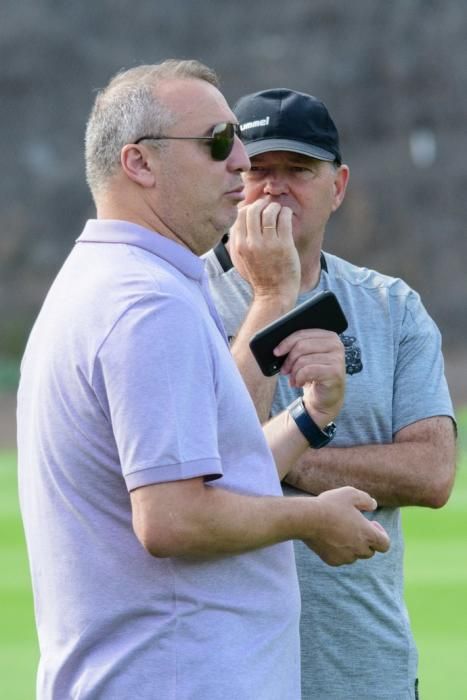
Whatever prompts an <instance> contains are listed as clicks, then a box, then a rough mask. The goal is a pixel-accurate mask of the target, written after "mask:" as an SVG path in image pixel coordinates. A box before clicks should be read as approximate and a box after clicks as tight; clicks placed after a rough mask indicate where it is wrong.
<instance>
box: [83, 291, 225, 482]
mask: <svg viewBox="0 0 467 700" xmlns="http://www.w3.org/2000/svg"><path fill="white" fill-rule="evenodd" d="M94 384H95V388H96V391H98V392H100V399H101V403H102V405H103V407H104V410H105V412H106V413H107V414H108V418H109V420H110V421H111V424H112V432H113V434H114V437H115V441H116V446H117V450H118V454H119V458H120V462H121V467H122V473H123V476H124V478H125V481H126V485H127V488H128V490H131V489H134V488H137V487H139V486H144V485H148V484H151V483H162V482H167V481H176V480H180V479H189V478H194V477H198V476H203V477H205V478H208V479H211V478H217V477H219V476H221V475H222V469H221V462H220V457H219V451H218V443H217V401H216V393H215V373H214V361H213V350H212V344H211V343H210V341H209V329H208V328H207V327H206V320H205V318H204V317H203V314H202V313H201V312H200V311H199V310H198V309H197V308H196V305H190V304H189V303H188V302H187V301H186V300H181V299H178V298H175V297H173V296H170V295H165V294H159V295H154V296H145V297H144V298H142V299H140V300H138V301H137V302H136V303H135V304H134V305H133V306H131V307H130V308H129V309H127V310H126V311H125V313H124V314H123V315H122V316H121V317H120V318H119V320H118V322H117V323H116V324H115V326H114V327H113V329H112V331H111V332H110V334H109V335H108V337H107V338H106V340H105V342H104V343H103V345H102V347H101V348H100V350H99V353H98V356H97V360H96V365H95V371H94Z"/></svg>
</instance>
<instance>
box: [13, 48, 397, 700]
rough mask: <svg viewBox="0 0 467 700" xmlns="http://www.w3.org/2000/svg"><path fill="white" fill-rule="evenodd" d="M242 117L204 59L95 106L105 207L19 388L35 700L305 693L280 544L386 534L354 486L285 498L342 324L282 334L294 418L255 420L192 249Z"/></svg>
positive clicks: (217, 228)
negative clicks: (295, 389)
mask: <svg viewBox="0 0 467 700" xmlns="http://www.w3.org/2000/svg"><path fill="white" fill-rule="evenodd" d="M234 123H235V118H234V116H233V114H232V112H231V110H230V109H229V107H228V105H227V103H226V102H225V99H224V98H223V96H222V95H221V93H220V92H219V91H218V89H217V82H216V78H215V75H214V74H213V73H212V71H210V70H209V69H208V68H206V67H205V66H202V65H201V64H199V63H197V62H194V61H181V62H177V61H168V62H164V63H163V64H160V65H158V66H142V67H140V68H136V69H133V70H130V71H127V72H125V73H122V74H120V75H118V76H116V77H115V78H114V79H113V80H112V81H111V82H110V84H109V85H108V87H107V88H106V89H104V90H103V91H102V92H101V93H100V94H99V95H98V97H97V99H96V103H95V105H94V108H93V111H92V113H91V116H90V119H89V122H88V128H87V135H86V165H87V177H88V182H89V185H90V187H91V191H92V193H93V196H94V199H95V202H96V207H97V220H95V221H90V222H88V223H87V225H86V227H85V229H84V231H83V233H82V235H81V236H80V237H79V238H78V240H77V242H76V245H75V247H74V249H73V250H72V252H71V254H70V255H69V257H68V259H67V260H66V262H65V264H64V265H63V267H62V269H61V271H60V272H59V274H58V276H57V278H56V280H55V282H54V284H53V285H52V288H51V290H50V292H49V294H48V296H47V299H46V300H45V302H44V305H43V308H42V310H41V312H40V314H39V317H38V319H37V321H36V324H35V326H34V328H33V330H32V332H31V336H30V339H29V341H28V345H27V348H26V351H25V355H24V358H23V363H22V370H21V382H20V388H19V394H18V454H19V485H20V500H21V509H22V515H23V520H24V527H25V532H26V539H27V545H28V552H29V558H30V566H31V573H32V582H33V589H34V601H35V612H36V622H37V629H38V635H39V642H40V650H41V658H40V664H39V670H38V680H37V696H38V698H39V700H46V699H47V700H50V699H55V700H63V699H64V698H67V699H68V698H70V699H71V698H80V699H86V700H135V699H136V698H138V700H140V699H143V700H146V699H148V700H149V699H153V698H160V699H161V700H166V699H167V700H169V699H178V700H182V699H183V700H185V699H188V698H190V699H194V700H206V699H208V698H209V700H216V699H218V700H220V699H222V700H225V699H226V698H236V699H238V700H242V699H244V700H250V699H253V698H254V699H255V700H260V699H261V698H263V699H264V700H274V699H277V700H294V699H298V698H299V697H300V677H299V648H298V646H299V645H298V618H299V607H300V606H299V595H298V589H297V580H296V573H295V566H294V559H293V550H292V545H291V543H290V542H289V541H288V540H291V539H301V540H303V541H304V542H306V543H307V545H308V546H309V547H310V548H312V549H313V550H314V551H315V552H316V553H317V554H318V555H319V556H320V557H322V559H323V561H325V562H327V563H328V564H332V565H338V564H344V563H351V562H353V561H355V560H356V559H359V558H369V557H371V556H373V554H374V552H375V550H376V551H385V550H386V549H387V548H388V545H389V541H388V538H387V536H386V534H385V532H384V531H383V530H382V529H378V528H377V527H375V526H374V525H373V524H372V523H369V522H368V521H367V520H366V519H365V518H364V517H363V515H362V514H361V512H360V511H368V510H373V509H374V508H375V507H376V502H375V501H374V499H372V498H371V497H370V496H369V495H368V494H366V493H364V492H362V491H358V490H356V489H352V488H344V489H339V490H336V491H330V492H328V493H326V494H322V495H321V496H320V497H319V498H316V499H309V498H297V499H295V500H294V501H293V502H292V499H284V498H282V497H281V491H280V485H279V477H283V476H284V475H285V474H287V471H288V469H289V467H290V466H291V465H292V464H293V463H294V462H295V461H296V460H297V459H298V457H299V456H300V455H301V454H302V453H303V452H304V451H305V449H306V447H307V445H308V444H309V443H308V441H307V439H306V437H305V435H304V433H303V430H305V432H307V430H308V429H309V426H314V428H313V429H314V430H315V431H318V432H320V431H322V429H324V428H325V427H326V426H327V424H328V423H329V421H330V420H332V419H333V418H334V417H335V416H336V414H337V412H338V410H339V408H340V406H341V404H342V399H343V377H344V362H343V355H344V353H343V348H342V346H341V343H340V341H339V339H338V338H337V336H335V335H334V334H332V333H323V332H321V331H318V332H316V331H310V332H305V336H306V338H307V348H308V350H307V355H303V354H302V353H301V350H300V346H301V343H300V340H301V339H302V337H303V333H302V334H295V335H293V336H290V337H289V338H288V339H286V340H285V341H283V343H282V344H281V345H280V346H279V352H281V353H283V354H285V353H289V354H288V358H287V360H286V362H285V364H284V371H286V372H287V373H288V374H289V375H290V380H291V382H292V383H293V385H296V386H301V387H302V388H303V392H304V402H303V407H302V414H301V426H302V427H299V426H298V425H297V423H296V421H295V419H294V417H293V416H292V415H291V414H289V413H288V412H287V411H285V412H284V413H282V414H280V415H279V416H277V417H276V418H275V419H274V420H273V421H272V422H271V423H269V424H268V425H267V426H266V427H265V429H264V432H263V431H262V430H261V427H260V424H259V422H258V419H257V417H256V412H255V409H254V406H253V403H252V402H251V399H250V398H249V395H248V392H247V391H246V389H245V386H244V384H243V382H242V379H241V377H240V374H239V373H238V371H237V369H236V367H235V364H234V362H233V361H232V358H231V355H230V352H229V349H228V345H227V342H226V338H225V335H224V331H223V327H222V324H221V322H220V321H219V318H218V316H217V314H216V311H215V309H214V306H213V303H212V301H211V298H210V296H209V292H208V285H207V281H206V278H205V273H204V266H203V262H202V261H201V260H200V258H199V256H200V255H202V254H203V253H205V252H206V251H207V250H208V249H209V248H211V247H212V245H213V244H214V243H215V242H217V241H218V240H219V239H220V237H221V236H222V234H223V233H224V232H225V231H226V230H227V229H228V227H229V226H230V225H231V224H232V223H233V221H234V219H235V217H236V205H237V203H238V202H239V201H240V200H241V199H242V184H241V173H242V171H244V170H246V169H247V168H248V167H249V160H248V157H247V156H246V152H245V150H244V147H243V145H242V143H241V141H240V140H239V139H238V137H237V136H236V135H235V128H234V126H233V124H234ZM287 215H288V214H287V212H286V213H285V215H284V216H287ZM265 225H267V224H266V222H265ZM310 348H311V349H310ZM289 351H290V352H289ZM303 421H305V425H306V426H307V427H306V429H304V428H303V425H304V423H303ZM307 421H308V422H307ZM268 443H269V444H268ZM271 451H272V452H271ZM274 459H275V462H276V464H274Z"/></svg>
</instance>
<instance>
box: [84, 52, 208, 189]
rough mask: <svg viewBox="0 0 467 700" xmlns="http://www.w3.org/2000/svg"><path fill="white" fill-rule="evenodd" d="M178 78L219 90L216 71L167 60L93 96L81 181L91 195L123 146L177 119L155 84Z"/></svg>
mask: <svg viewBox="0 0 467 700" xmlns="http://www.w3.org/2000/svg"><path fill="white" fill-rule="evenodd" d="M183 78H188V79H198V80H205V81H206V82H208V83H211V85H214V86H215V87H219V80H218V78H217V75H216V73H215V72H214V71H213V70H212V69H211V68H208V67H207V66H205V65H204V64H202V63H200V62H199V61H196V60H190V61H179V60H176V59H168V60H167V61H163V62H162V63H158V64H154V65H143V66H137V67H136V68H130V69H129V70H126V71H121V72H120V73H117V75H115V76H114V77H113V78H112V80H111V81H110V82H109V84H108V85H107V87H105V88H103V89H102V90H100V91H99V92H98V94H97V97H96V100H95V102H94V107H93V109H92V111H91V114H90V116H89V119H88V123H87V126H86V138H85V159H86V180H87V183H88V185H89V188H90V190H91V192H92V194H93V196H94V197H95V196H96V195H97V194H98V193H99V191H101V190H103V189H105V186H106V185H107V184H108V182H109V179H110V178H111V177H112V176H113V175H114V173H115V172H116V170H117V169H118V166H119V164H120V153H121V150H122V148H123V146H125V145H126V144H127V143H134V142H135V141H136V140H137V139H138V138H141V136H144V135H145V134H151V135H154V136H159V135H162V134H163V133H164V131H165V130H166V129H167V128H168V127H169V126H172V125H173V124H174V123H175V122H176V120H177V115H175V114H174V113H173V112H172V111H171V110H169V109H168V108H167V107H166V106H165V105H164V104H162V103H161V102H160V100H159V99H158V97H157V85H158V84H159V83H160V82H162V81H165V80H176V79H183ZM161 143H162V142H155V145H156V144H158V145H159V146H161Z"/></svg>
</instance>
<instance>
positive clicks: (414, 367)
mask: <svg viewBox="0 0 467 700" xmlns="http://www.w3.org/2000/svg"><path fill="white" fill-rule="evenodd" d="M438 415H447V416H451V417H453V416H454V412H453V407H452V402H451V398H450V395H449V390H448V386H447V382H446V377H445V374H444V361H443V355H442V349H441V334H440V332H439V330H438V328H437V326H436V324H435V323H434V321H433V320H432V319H431V318H430V316H429V315H428V313H427V311H426V310H425V308H424V306H423V304H422V303H421V301H420V297H419V296H418V294H416V293H415V292H413V291H411V292H410V293H409V295H408V297H407V300H406V306H405V312H404V316H403V319H402V327H401V336H400V344H399V348H398V351H397V359H396V368H395V376H394V394H393V433H394V434H395V433H397V432H398V431H399V430H401V429H402V428H403V427H405V426H407V425H409V424H410V423H413V422H415V421H417V420H422V419H423V418H430V417H433V416H438Z"/></svg>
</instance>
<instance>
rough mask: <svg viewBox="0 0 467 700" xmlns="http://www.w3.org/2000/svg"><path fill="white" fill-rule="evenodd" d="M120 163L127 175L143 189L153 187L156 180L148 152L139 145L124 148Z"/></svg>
mask: <svg viewBox="0 0 467 700" xmlns="http://www.w3.org/2000/svg"><path fill="white" fill-rule="evenodd" d="M120 163H121V166H122V170H123V172H124V173H125V175H126V176H127V177H128V178H129V179H130V180H133V182H136V183H137V184H138V185H141V187H153V186H154V184H155V182H156V178H155V175H154V171H153V168H152V166H151V163H150V160H149V158H148V150H147V149H146V148H145V147H144V146H140V145H139V144H133V143H128V144H126V146H124V147H123V148H122V152H121V154H120Z"/></svg>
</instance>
